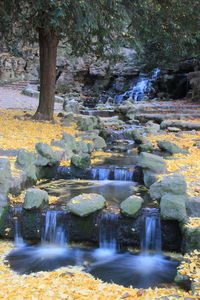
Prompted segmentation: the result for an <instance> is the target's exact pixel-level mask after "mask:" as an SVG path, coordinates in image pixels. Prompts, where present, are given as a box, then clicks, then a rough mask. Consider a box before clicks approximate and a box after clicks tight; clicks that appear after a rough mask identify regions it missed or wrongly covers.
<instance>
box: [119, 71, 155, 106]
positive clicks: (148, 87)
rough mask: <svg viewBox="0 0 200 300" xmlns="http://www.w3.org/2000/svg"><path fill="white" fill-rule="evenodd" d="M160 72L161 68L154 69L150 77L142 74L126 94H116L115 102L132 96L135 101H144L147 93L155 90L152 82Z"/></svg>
mask: <svg viewBox="0 0 200 300" xmlns="http://www.w3.org/2000/svg"><path fill="white" fill-rule="evenodd" d="M159 73H160V70H159V69H155V70H153V73H152V75H151V76H150V77H147V76H146V75H141V76H140V77H139V79H138V81H137V82H136V84H135V85H134V86H133V87H132V88H130V89H129V90H128V91H126V92H125V93H124V94H121V95H117V96H115V102H116V103H120V102H122V101H123V100H124V99H128V98H131V99H133V100H134V101H135V102H138V101H142V100H143V99H144V97H145V96H146V95H148V94H149V93H151V92H154V89H153V87H152V82H153V81H154V80H155V79H156V78H157V76H158V74H159Z"/></svg>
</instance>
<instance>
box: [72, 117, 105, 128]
mask: <svg viewBox="0 0 200 300" xmlns="http://www.w3.org/2000/svg"><path fill="white" fill-rule="evenodd" d="M77 125H78V129H80V130H83V131H88V130H94V129H101V128H102V124H101V121H100V119H99V118H98V117H95V116H84V117H82V116H80V117H77Z"/></svg>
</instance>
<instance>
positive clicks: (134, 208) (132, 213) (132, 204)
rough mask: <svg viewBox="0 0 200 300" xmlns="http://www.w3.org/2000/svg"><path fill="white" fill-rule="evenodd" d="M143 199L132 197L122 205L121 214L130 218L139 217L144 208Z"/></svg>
mask: <svg viewBox="0 0 200 300" xmlns="http://www.w3.org/2000/svg"><path fill="white" fill-rule="evenodd" d="M142 203H143V199H142V198H141V197H137V196H134V195H133V196H130V197H128V198H127V199H125V200H124V201H123V202H122V203H121V204H120V210H121V213H122V214H123V215H125V216H128V217H137V216H138V215H139V212H140V209H141V207H142Z"/></svg>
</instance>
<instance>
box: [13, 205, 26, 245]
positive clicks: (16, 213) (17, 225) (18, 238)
mask: <svg viewBox="0 0 200 300" xmlns="http://www.w3.org/2000/svg"><path fill="white" fill-rule="evenodd" d="M21 218H22V208H21V207H15V208H13V219H14V244H15V246H16V247H19V248H21V247H24V246H25V245H26V244H25V242H24V239H23V237H22V232H21Z"/></svg>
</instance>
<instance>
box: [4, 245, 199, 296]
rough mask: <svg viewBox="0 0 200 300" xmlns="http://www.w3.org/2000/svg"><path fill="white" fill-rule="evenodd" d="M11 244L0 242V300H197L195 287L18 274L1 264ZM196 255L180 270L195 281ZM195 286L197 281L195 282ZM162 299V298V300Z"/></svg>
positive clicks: (66, 273)
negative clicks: (127, 285)
mask: <svg viewBox="0 0 200 300" xmlns="http://www.w3.org/2000/svg"><path fill="white" fill-rule="evenodd" d="M12 247H13V246H12V244H11V243H10V242H5V241H1V242H0V299H8V300H23V299H27V300H29V299H30V300H49V299H52V300H59V299H68V300H75V299H87V300H88V299H91V300H105V299H107V300H108V299H109V300H111V299H113V300H114V299H115V300H117V299H141V300H143V299H145V300H151V299H177V298H176V297H178V299H198V295H199V296H200V294H198V286H197V288H196V290H195V293H194V294H193V295H191V294H190V293H187V292H184V291H182V290H178V289H176V288H170V287H167V288H155V289H146V290H145V289H132V288H124V287H122V286H119V285H116V284H107V283H103V282H102V281H100V280H95V279H94V278H93V277H92V276H91V275H90V274H87V273H85V272H82V271H81V269H80V268H78V267H73V268H61V269H58V270H56V271H53V272H38V273H32V274H30V275H18V274H16V273H15V272H13V271H12V270H10V269H9V266H7V265H6V264H5V263H4V260H5V256H6V255H7V254H8V253H9V251H10V250H11V249H12ZM198 255H199V253H198V252H195V253H194V255H193V256H191V257H187V261H188V260H189V261H188V263H187V264H186V265H184V266H183V267H182V270H185V269H186V270H187V273H188V274H189V275H190V276H191V277H192V278H193V279H195V280H196V276H197V275H196V274H199V271H200V266H199V264H196V269H195V271H194V267H192V266H193V265H191V264H190V263H189V262H190V259H192V264H194V263H196V257H198ZM196 283H197V284H198V281H196ZM164 296H165V298H163V297H164Z"/></svg>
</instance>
